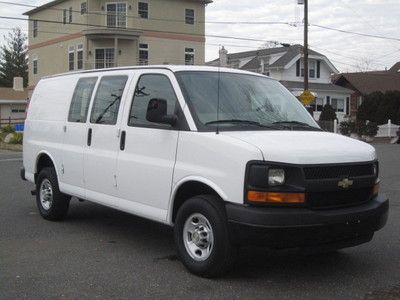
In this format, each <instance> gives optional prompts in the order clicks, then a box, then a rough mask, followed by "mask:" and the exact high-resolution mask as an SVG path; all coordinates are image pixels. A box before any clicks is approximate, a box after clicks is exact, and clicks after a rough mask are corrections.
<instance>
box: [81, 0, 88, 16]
mask: <svg viewBox="0 0 400 300" xmlns="http://www.w3.org/2000/svg"><path fill="white" fill-rule="evenodd" d="M86 13H87V2H82V3H81V15H84V14H86Z"/></svg>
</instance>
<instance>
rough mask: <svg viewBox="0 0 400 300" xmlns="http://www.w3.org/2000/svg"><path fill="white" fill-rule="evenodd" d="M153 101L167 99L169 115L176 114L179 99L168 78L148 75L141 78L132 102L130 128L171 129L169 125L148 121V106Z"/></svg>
mask: <svg viewBox="0 0 400 300" xmlns="http://www.w3.org/2000/svg"><path fill="white" fill-rule="evenodd" d="M151 99H165V100H166V101H167V114H173V113H174V112H175V107H176V103H177V98H176V95H175V92H174V88H173V87H172V85H171V82H170V81H169V79H168V77H167V76H165V75H161V74H147V75H142V76H141V77H140V79H139V82H138V84H137V86H136V89H135V94H134V96H133V100H132V106H131V111H130V114H129V120H128V126H151V127H154V126H159V127H169V125H163V124H155V123H152V122H149V121H147V120H146V113H147V106H148V105H149V102H150V100H151Z"/></svg>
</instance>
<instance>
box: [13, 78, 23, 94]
mask: <svg viewBox="0 0 400 300" xmlns="http://www.w3.org/2000/svg"><path fill="white" fill-rule="evenodd" d="M13 89H14V91H17V92H23V91H24V79H23V78H22V77H14V86H13Z"/></svg>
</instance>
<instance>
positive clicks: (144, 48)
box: [139, 44, 149, 66]
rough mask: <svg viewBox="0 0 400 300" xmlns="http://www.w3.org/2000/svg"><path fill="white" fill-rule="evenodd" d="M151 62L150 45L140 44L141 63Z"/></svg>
mask: <svg viewBox="0 0 400 300" xmlns="http://www.w3.org/2000/svg"><path fill="white" fill-rule="evenodd" d="M148 64H149V45H148V44H139V65H141V66H143V65H148Z"/></svg>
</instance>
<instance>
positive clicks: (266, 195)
mask: <svg viewBox="0 0 400 300" xmlns="http://www.w3.org/2000/svg"><path fill="white" fill-rule="evenodd" d="M305 199H306V196H305V194H304V193H275V192H256V191H249V192H247V200H248V201H251V202H256V203H277V204H279V203H281V204H282V203H283V204H284V203H288V204H302V203H304V202H305Z"/></svg>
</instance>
